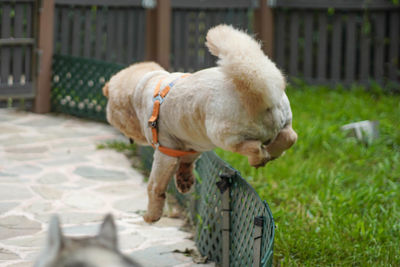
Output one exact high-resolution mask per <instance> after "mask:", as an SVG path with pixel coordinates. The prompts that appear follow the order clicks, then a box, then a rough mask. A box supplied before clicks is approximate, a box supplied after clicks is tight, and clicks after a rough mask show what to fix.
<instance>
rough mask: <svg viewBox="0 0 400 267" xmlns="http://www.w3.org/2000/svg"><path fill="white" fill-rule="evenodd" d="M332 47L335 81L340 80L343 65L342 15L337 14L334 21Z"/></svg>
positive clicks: (332, 66) (332, 68)
mask: <svg viewBox="0 0 400 267" xmlns="http://www.w3.org/2000/svg"><path fill="white" fill-rule="evenodd" d="M331 41H332V47H331V50H332V52H331V77H330V78H331V79H332V80H333V81H334V82H338V81H340V76H341V75H340V74H341V71H340V70H341V67H342V17H341V16H335V17H334V22H333V33H332V40H331Z"/></svg>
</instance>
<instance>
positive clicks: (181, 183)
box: [175, 154, 199, 194]
mask: <svg viewBox="0 0 400 267" xmlns="http://www.w3.org/2000/svg"><path fill="white" fill-rule="evenodd" d="M198 156H199V154H196V155H190V156H185V157H182V158H181V161H180V163H179V168H178V170H177V171H176V174H175V186H176V188H177V189H178V191H179V192H180V193H182V194H185V193H187V192H189V191H190V189H191V188H192V186H193V184H194V182H195V177H194V174H193V168H194V161H195V160H196V159H197V157H198Z"/></svg>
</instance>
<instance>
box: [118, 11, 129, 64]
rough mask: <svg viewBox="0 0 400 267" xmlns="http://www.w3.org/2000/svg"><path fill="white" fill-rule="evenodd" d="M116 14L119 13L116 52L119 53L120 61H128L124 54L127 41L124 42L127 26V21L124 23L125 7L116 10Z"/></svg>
mask: <svg viewBox="0 0 400 267" xmlns="http://www.w3.org/2000/svg"><path fill="white" fill-rule="evenodd" d="M116 15H117V29H116V32H117V47H118V49H116V53H117V62H118V63H126V62H127V61H126V60H127V58H126V57H125V56H124V54H125V49H126V46H125V42H124V36H125V32H126V29H125V26H126V23H124V18H125V12H124V10H123V9H118V10H116Z"/></svg>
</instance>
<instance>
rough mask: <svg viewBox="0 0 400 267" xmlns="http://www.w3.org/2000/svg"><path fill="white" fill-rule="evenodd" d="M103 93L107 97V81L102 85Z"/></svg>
mask: <svg viewBox="0 0 400 267" xmlns="http://www.w3.org/2000/svg"><path fill="white" fill-rule="evenodd" d="M103 95H104V96H105V97H107V98H108V83H106V84H105V85H104V87H103Z"/></svg>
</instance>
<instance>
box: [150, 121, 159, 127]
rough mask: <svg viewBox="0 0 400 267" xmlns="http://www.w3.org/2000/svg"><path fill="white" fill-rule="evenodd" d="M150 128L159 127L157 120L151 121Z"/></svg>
mask: <svg viewBox="0 0 400 267" xmlns="http://www.w3.org/2000/svg"><path fill="white" fill-rule="evenodd" d="M149 127H150V128H157V121H149Z"/></svg>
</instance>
